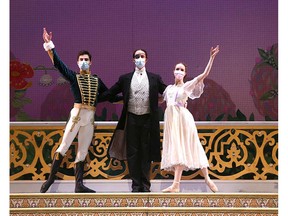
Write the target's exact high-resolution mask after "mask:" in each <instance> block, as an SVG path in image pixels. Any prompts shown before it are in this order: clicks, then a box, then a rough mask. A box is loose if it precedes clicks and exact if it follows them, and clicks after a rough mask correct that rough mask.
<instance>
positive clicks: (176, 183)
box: [162, 165, 183, 193]
mask: <svg viewBox="0 0 288 216" xmlns="http://www.w3.org/2000/svg"><path fill="white" fill-rule="evenodd" d="M174 168H175V171H174V180H173V184H172V185H171V186H170V187H168V188H166V189H164V190H162V192H170V193H173V192H179V191H180V180H181V177H182V172H183V166H181V165H176V166H175V167H174Z"/></svg>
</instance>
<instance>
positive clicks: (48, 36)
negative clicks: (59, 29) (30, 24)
mask: <svg viewBox="0 0 288 216" xmlns="http://www.w3.org/2000/svg"><path fill="white" fill-rule="evenodd" d="M43 40H44V43H45V45H44V48H45V50H46V51H47V53H48V55H49V57H50V59H51V61H52V63H53V64H54V61H53V52H52V50H51V49H49V48H51V47H53V48H54V45H53V43H52V32H49V34H48V32H47V31H46V28H43ZM51 44H52V46H49V45H51Z"/></svg>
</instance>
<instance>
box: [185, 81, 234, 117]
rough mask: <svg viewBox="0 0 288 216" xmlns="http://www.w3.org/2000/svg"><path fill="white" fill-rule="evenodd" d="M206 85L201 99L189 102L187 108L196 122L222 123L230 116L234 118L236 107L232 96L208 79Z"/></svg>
mask: <svg viewBox="0 0 288 216" xmlns="http://www.w3.org/2000/svg"><path fill="white" fill-rule="evenodd" d="M190 79H191V78H189V77H188V78H187V80H190ZM204 84H205V87H204V92H203V94H202V95H201V96H200V98H197V99H195V100H188V105H187V108H188V109H189V111H190V112H191V113H192V114H193V116H194V119H195V121H210V120H211V121H215V120H218V121H221V120H227V119H228V116H229V115H231V116H234V115H235V113H236V105H235V104H234V102H233V101H232V99H231V97H230V94H229V93H228V92H227V91H226V90H225V89H224V88H223V87H222V86H220V85H219V84H217V83H216V82H215V81H213V80H212V79H209V78H206V79H205V80H204Z"/></svg>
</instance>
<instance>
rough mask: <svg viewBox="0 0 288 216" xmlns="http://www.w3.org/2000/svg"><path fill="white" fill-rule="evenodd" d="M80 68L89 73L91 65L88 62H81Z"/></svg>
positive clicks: (79, 63)
mask: <svg viewBox="0 0 288 216" xmlns="http://www.w3.org/2000/svg"><path fill="white" fill-rule="evenodd" d="M78 67H79V68H80V70H83V71H87V70H89V67H90V65H89V64H88V62H87V61H79V62H78Z"/></svg>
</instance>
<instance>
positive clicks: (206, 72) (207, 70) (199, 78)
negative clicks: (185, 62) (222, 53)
mask: <svg viewBox="0 0 288 216" xmlns="http://www.w3.org/2000/svg"><path fill="white" fill-rule="evenodd" d="M218 52H219V45H217V46H216V47H215V48H213V47H211V49H210V59H209V61H208V64H207V66H206V68H205V70H204V72H203V73H202V74H200V75H198V76H197V77H196V79H197V83H199V82H201V81H202V80H203V79H205V78H206V77H207V76H208V75H209V73H210V70H211V67H212V64H213V61H214V59H215V57H216V55H217V54H218ZM197 83H196V84H197Z"/></svg>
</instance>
